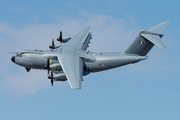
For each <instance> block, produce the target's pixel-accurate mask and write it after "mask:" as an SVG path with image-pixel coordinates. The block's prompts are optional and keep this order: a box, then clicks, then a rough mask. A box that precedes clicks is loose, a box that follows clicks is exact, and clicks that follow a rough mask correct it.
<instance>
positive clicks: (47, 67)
mask: <svg viewBox="0 0 180 120" xmlns="http://www.w3.org/2000/svg"><path fill="white" fill-rule="evenodd" d="M45 68H46V69H47V70H48V76H49V70H50V67H49V58H48V59H47V66H45Z"/></svg>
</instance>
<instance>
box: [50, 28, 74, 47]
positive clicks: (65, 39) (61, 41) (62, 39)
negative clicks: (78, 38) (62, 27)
mask: <svg viewBox="0 0 180 120" xmlns="http://www.w3.org/2000/svg"><path fill="white" fill-rule="evenodd" d="M72 38H73V36H67V37H63V38H62V31H60V35H59V38H57V41H60V44H58V45H54V38H53V39H52V45H50V46H49V48H50V49H55V48H58V47H60V46H61V45H62V44H63V43H66V42H67V41H69V40H70V39H72Z"/></svg>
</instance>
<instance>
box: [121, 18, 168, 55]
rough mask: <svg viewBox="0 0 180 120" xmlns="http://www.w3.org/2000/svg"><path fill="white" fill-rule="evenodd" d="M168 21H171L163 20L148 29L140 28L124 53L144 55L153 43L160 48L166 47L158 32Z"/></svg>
mask: <svg viewBox="0 0 180 120" xmlns="http://www.w3.org/2000/svg"><path fill="white" fill-rule="evenodd" d="M170 23H171V22H163V23H161V24H159V25H156V26H154V27H152V28H150V29H148V30H142V31H141V32H140V33H139V35H138V36H137V38H136V39H135V40H134V41H133V43H132V44H131V45H130V46H129V47H128V49H127V50H126V51H125V53H129V54H139V55H146V54H147V53H148V52H149V51H150V50H151V48H152V47H153V46H154V45H156V46H158V47H159V48H162V49H167V47H166V45H165V44H164V43H163V41H162V40H161V37H162V36H163V34H160V32H161V31H162V30H163V29H164V28H165V27H167V26H168V25H169V24H170Z"/></svg>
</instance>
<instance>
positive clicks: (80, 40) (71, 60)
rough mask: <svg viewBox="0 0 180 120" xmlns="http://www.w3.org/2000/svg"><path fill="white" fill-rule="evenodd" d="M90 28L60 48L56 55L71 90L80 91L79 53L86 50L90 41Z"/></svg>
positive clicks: (81, 70)
mask: <svg viewBox="0 0 180 120" xmlns="http://www.w3.org/2000/svg"><path fill="white" fill-rule="evenodd" d="M91 29H92V27H91V26H88V27H85V28H84V29H83V30H81V31H80V32H79V33H78V34H77V35H76V36H74V37H73V38H72V39H71V40H69V41H68V42H67V43H66V44H65V45H63V46H61V47H60V48H59V49H58V51H59V53H58V54H57V55H56V56H57V57H58V60H59V63H60V64H61V66H62V69H63V71H64V73H65V74H66V78H67V79H68V82H69V84H70V86H71V88H72V89H81V82H82V77H83V67H84V62H83V60H82V58H81V57H80V55H79V53H80V52H81V51H82V50H86V49H87V47H88V44H89V41H90V39H91V33H90V31H91Z"/></svg>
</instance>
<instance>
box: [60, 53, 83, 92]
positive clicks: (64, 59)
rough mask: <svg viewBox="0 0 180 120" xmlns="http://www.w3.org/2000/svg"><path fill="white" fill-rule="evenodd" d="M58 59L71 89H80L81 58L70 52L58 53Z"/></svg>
mask: <svg viewBox="0 0 180 120" xmlns="http://www.w3.org/2000/svg"><path fill="white" fill-rule="evenodd" d="M57 57H58V60H59V62H60V64H61V66H62V68H63V71H64V73H65V74H66V78H67V79H68V82H69V84H70V86H71V88H72V89H81V82H82V76H83V60H82V59H81V58H80V57H79V56H76V55H72V54H64V53H62V54H59V55H57Z"/></svg>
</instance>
